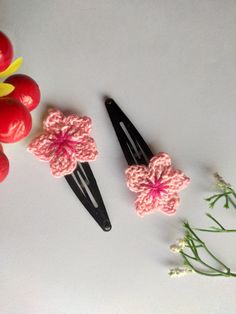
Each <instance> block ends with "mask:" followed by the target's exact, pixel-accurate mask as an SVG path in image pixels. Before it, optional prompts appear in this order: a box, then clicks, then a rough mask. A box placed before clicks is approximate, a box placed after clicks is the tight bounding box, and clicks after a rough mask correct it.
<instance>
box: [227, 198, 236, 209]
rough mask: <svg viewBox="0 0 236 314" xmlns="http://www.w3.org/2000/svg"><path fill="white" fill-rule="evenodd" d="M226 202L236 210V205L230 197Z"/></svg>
mask: <svg viewBox="0 0 236 314" xmlns="http://www.w3.org/2000/svg"><path fill="white" fill-rule="evenodd" d="M234 196H235V198H236V195H234ZM228 200H229V202H230V204H231V205H232V206H233V207H234V208H236V203H235V202H234V201H233V200H232V198H231V197H228Z"/></svg>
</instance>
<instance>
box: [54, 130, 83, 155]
mask: <svg viewBox="0 0 236 314" xmlns="http://www.w3.org/2000/svg"><path fill="white" fill-rule="evenodd" d="M77 144H78V142H76V141H73V140H72V138H71V136H70V135H68V134H66V133H65V134H62V133H59V134H56V135H55V139H54V140H53V141H52V143H51V145H50V148H52V149H53V150H54V153H55V154H58V155H60V154H61V153H63V154H65V155H67V156H68V155H71V154H73V153H75V152H76V145H77Z"/></svg>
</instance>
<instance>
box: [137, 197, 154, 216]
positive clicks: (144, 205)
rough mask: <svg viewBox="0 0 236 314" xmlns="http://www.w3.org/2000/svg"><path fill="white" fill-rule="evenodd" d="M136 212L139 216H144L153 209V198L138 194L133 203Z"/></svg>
mask: <svg viewBox="0 0 236 314" xmlns="http://www.w3.org/2000/svg"><path fill="white" fill-rule="evenodd" d="M135 206H136V210H137V213H138V215H139V216H142V217H143V216H144V215H146V214H148V213H150V212H152V211H153V210H154V209H155V202H153V198H152V197H151V196H150V195H149V194H147V193H140V194H138V197H137V199H136V201H135Z"/></svg>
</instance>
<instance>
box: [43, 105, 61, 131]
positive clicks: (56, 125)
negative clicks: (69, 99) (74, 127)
mask: <svg viewBox="0 0 236 314" xmlns="http://www.w3.org/2000/svg"><path fill="white" fill-rule="evenodd" d="M64 118H65V116H64V114H63V113H62V112H61V111H59V110H56V109H50V110H49V111H48V116H47V118H46V119H45V120H44V122H43V128H44V129H45V130H46V131H48V132H51V133H52V132H59V131H61V130H62V128H63V126H65V123H64Z"/></svg>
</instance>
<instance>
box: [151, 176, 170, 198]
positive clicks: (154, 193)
mask: <svg viewBox="0 0 236 314" xmlns="http://www.w3.org/2000/svg"><path fill="white" fill-rule="evenodd" d="M145 187H147V188H148V189H149V195H150V196H151V197H152V198H153V200H156V198H160V197H161V196H162V193H163V194H167V193H168V192H167V189H168V187H169V186H168V185H167V184H166V183H165V182H163V181H162V180H161V179H155V181H154V182H150V183H148V184H145Z"/></svg>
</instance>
